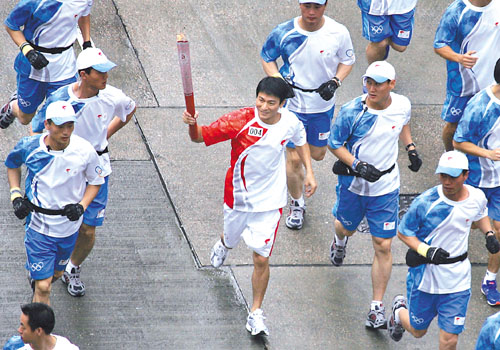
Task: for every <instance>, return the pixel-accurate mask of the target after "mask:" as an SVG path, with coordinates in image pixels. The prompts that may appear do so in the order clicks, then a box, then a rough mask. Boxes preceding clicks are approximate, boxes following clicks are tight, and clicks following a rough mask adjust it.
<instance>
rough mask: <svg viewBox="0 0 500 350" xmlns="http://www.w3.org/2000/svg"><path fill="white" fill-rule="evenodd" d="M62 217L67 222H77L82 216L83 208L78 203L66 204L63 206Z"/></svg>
mask: <svg viewBox="0 0 500 350" xmlns="http://www.w3.org/2000/svg"><path fill="white" fill-rule="evenodd" d="M63 210H64V215H65V216H67V217H68V219H69V221H77V220H78V219H79V218H80V216H82V215H83V212H84V210H83V206H82V205H81V204H80V203H75V204H67V205H65V206H64V209H63Z"/></svg>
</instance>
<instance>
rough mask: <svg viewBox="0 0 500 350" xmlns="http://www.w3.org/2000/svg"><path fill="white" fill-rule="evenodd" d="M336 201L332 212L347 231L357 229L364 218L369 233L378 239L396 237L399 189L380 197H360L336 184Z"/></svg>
mask: <svg viewBox="0 0 500 350" xmlns="http://www.w3.org/2000/svg"><path fill="white" fill-rule="evenodd" d="M336 192H337V201H336V202H335V205H334V207H333V210H332V214H333V216H335V217H336V218H337V219H338V220H339V221H340V222H341V223H342V225H343V226H344V227H345V228H346V229H347V230H349V231H354V230H356V228H357V227H358V225H359V223H360V222H361V220H363V217H364V216H366V220H367V221H368V226H369V227H370V233H371V234H372V236H375V237H380V238H391V237H394V236H395V235H396V232H397V227H398V212H399V189H397V190H395V191H392V192H391V193H388V194H384V195H382V196H374V197H369V196H360V195H357V194H355V193H352V192H351V191H349V190H348V189H347V188H345V186H342V185H341V184H337V188H336Z"/></svg>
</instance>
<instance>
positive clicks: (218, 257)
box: [210, 239, 228, 267]
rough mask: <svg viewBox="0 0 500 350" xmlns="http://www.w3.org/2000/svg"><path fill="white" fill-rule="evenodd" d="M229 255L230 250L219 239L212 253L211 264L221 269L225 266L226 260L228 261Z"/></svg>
mask: <svg viewBox="0 0 500 350" xmlns="http://www.w3.org/2000/svg"><path fill="white" fill-rule="evenodd" d="M227 254H228V249H227V248H226V247H225V246H224V244H222V241H221V240H220V239H219V240H218V241H217V243H215V245H214V246H213V247H212V251H211V252H210V263H211V264H212V266H213V267H220V266H221V265H222V264H224V260H226V258H227Z"/></svg>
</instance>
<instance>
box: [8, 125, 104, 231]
mask: <svg viewBox="0 0 500 350" xmlns="http://www.w3.org/2000/svg"><path fill="white" fill-rule="evenodd" d="M47 135H48V134H46V133H44V134H41V135H35V136H30V137H24V138H22V139H21V141H19V143H18V144H17V145H16V147H15V148H14V149H13V150H12V151H11V152H10V153H9V155H8V156H7V159H6V160H5V165H6V166H7V167H8V168H19V167H20V166H21V165H22V164H25V165H26V168H27V175H26V186H25V192H26V196H27V197H28V199H29V200H30V201H31V202H32V203H33V204H35V205H37V206H39V207H42V208H45V209H62V208H64V206H65V205H67V204H74V203H78V202H80V201H81V200H82V198H83V195H84V193H85V189H86V187H87V182H88V183H89V184H90V185H102V184H103V183H104V177H103V176H101V170H100V163H99V159H98V156H97V153H96V152H95V150H94V148H93V147H92V145H91V144H90V143H89V142H88V141H86V140H84V139H82V138H81V137H79V136H77V135H71V139H70V143H69V145H68V146H67V147H66V148H65V149H64V150H62V151H54V150H48V149H47V146H46V145H45V143H44V139H45V137H47ZM82 220H83V218H82V217H80V219H79V220H77V221H70V220H69V219H68V218H67V217H66V216H62V215H45V214H41V213H37V212H32V213H31V215H30V217H29V219H28V220H27V225H28V227H29V228H30V229H32V230H34V231H36V232H38V233H41V234H44V235H47V236H50V237H58V238H64V237H68V236H71V235H72V234H74V233H75V232H77V231H78V228H79V227H80V225H81V224H82Z"/></svg>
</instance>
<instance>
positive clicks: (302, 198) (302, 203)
mask: <svg viewBox="0 0 500 350" xmlns="http://www.w3.org/2000/svg"><path fill="white" fill-rule="evenodd" d="M290 198H292V200H294V201H296V202H298V204H299V207H303V206H304V205H305V204H306V202H305V201H304V196H300V198H299V199H295V198H293V197H292V196H290Z"/></svg>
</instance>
